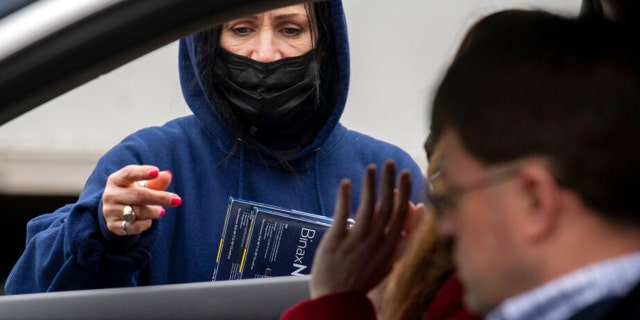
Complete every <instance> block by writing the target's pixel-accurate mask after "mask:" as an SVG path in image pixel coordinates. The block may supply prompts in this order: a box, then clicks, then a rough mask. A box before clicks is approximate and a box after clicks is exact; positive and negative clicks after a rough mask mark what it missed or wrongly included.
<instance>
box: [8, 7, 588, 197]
mask: <svg viewBox="0 0 640 320" xmlns="http://www.w3.org/2000/svg"><path fill="white" fill-rule="evenodd" d="M580 3H581V0H448V1H427V0H395V1H384V2H381V1H369V0H345V10H346V12H347V21H348V25H349V34H350V41H351V54H352V59H351V60H352V61H351V63H352V69H351V70H352V76H351V79H352V80H351V90H350V94H349V101H348V104H347V109H346V111H345V114H344V117H343V123H344V124H345V125H346V126H347V127H349V128H351V129H355V130H358V131H361V132H364V133H367V134H370V135H372V136H375V137H378V138H380V139H383V140H386V141H389V142H392V143H395V144H397V145H399V146H401V147H402V148H403V149H405V150H406V151H407V152H409V153H410V154H411V155H412V156H413V157H414V158H415V159H416V161H418V162H419V163H420V164H421V165H422V166H423V168H424V167H425V166H426V161H425V158H424V155H423V151H422V143H423V142H424V139H425V137H426V135H427V124H428V120H429V119H428V105H429V102H430V100H431V98H432V93H433V90H434V88H435V86H436V85H437V82H438V80H439V78H440V76H441V73H442V71H443V69H444V68H445V67H446V65H447V63H448V62H449V59H450V57H451V56H452V55H453V53H454V52H455V50H456V47H457V45H458V43H459V41H460V39H461V37H462V36H463V34H464V32H465V30H466V28H467V27H469V25H470V24H471V23H473V22H474V21H475V20H477V19H478V18H479V17H481V16H483V15H484V14H486V13H489V12H493V11H496V10H499V9H502V8H507V7H521V8H542V9H546V10H550V11H554V12H559V13H562V14H567V15H575V14H577V12H578V10H579V7H580ZM176 62H177V44H176V43H173V44H171V45H169V46H167V47H164V48H162V49H159V50H157V51H155V52H153V53H151V54H149V55H147V56H145V57H143V58H141V59H138V60H136V61H134V62H132V63H129V64H127V65H125V66H123V67H122V68H120V69H118V70H116V71H114V72H111V73H109V74H107V75H105V76H103V77H101V78H99V79H97V80H94V81H92V82H91V83H89V84H87V85H85V86H83V87H81V88H78V89H76V90H74V91H72V92H70V93H67V94H65V95H63V96H61V97H59V98H57V99H55V100H53V101H51V102H49V103H47V104H45V105H43V106H41V107H39V108H37V109H35V110H33V111H31V112H29V113H27V114H25V115H23V116H21V117H19V118H17V119H15V120H13V121H11V122H9V123H7V124H5V125H3V126H2V127H0V193H27V194H38V193H46V194H74V193H77V192H79V191H80V190H81V188H82V185H83V184H84V181H85V179H86V177H87V176H88V174H89V173H90V171H91V169H92V168H93V166H94V164H95V161H96V160H97V159H98V157H99V156H100V155H101V154H102V153H104V152H105V151H106V150H107V149H108V148H110V147H111V146H112V145H114V144H116V143H117V142H118V141H120V140H121V139H122V138H124V137H125V136H126V135H127V134H129V133H131V132H133V131H135V130H136V129H139V128H142V127H146V126H150V125H160V124H162V123H164V122H165V121H167V120H169V119H172V118H175V117H178V116H182V115H185V114H187V113H188V112H189V111H188V108H187V107H186V106H185V104H184V101H183V100H182V96H181V93H180V88H179V84H178V73H177V63H176Z"/></svg>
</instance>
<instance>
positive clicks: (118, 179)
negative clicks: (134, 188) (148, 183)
mask: <svg viewBox="0 0 640 320" xmlns="http://www.w3.org/2000/svg"><path fill="white" fill-rule="evenodd" d="M159 173H160V170H159V169H158V167H155V166H149V165H128V166H126V167H124V168H122V169H120V170H118V171H116V172H114V173H112V174H111V175H110V176H109V181H110V182H112V183H114V184H115V185H117V186H120V187H128V186H130V185H132V184H133V183H135V182H136V181H141V180H149V179H153V178H156V177H157V176H158V174H159Z"/></svg>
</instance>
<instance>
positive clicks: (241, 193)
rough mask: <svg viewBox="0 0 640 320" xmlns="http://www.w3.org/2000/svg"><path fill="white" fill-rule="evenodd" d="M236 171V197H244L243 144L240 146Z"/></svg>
mask: <svg viewBox="0 0 640 320" xmlns="http://www.w3.org/2000/svg"><path fill="white" fill-rule="evenodd" d="M238 171H239V173H238V198H240V199H244V182H245V181H244V146H240V168H238Z"/></svg>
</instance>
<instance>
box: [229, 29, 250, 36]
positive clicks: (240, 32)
mask: <svg viewBox="0 0 640 320" xmlns="http://www.w3.org/2000/svg"><path fill="white" fill-rule="evenodd" d="M232 31H233V33H235V34H236V35H239V36H243V35H247V34H249V31H251V30H249V28H248V27H235V28H233V29H232Z"/></svg>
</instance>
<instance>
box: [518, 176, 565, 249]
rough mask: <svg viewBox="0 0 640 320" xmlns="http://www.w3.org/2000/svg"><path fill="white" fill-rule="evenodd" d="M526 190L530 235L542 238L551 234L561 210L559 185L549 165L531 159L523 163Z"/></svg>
mask: <svg viewBox="0 0 640 320" xmlns="http://www.w3.org/2000/svg"><path fill="white" fill-rule="evenodd" d="M520 174H521V176H522V179H523V180H522V181H523V184H522V188H523V189H522V191H523V193H524V199H525V203H524V207H523V208H524V212H525V217H524V226H523V227H522V229H521V230H522V231H523V232H524V233H525V234H524V236H526V237H527V238H528V239H530V240H532V241H540V240H543V239H545V238H546V237H548V236H549V235H551V234H552V233H553V232H554V230H555V229H556V227H557V224H558V221H559V214H560V211H561V207H562V206H561V203H560V202H561V199H562V198H561V195H560V188H559V186H558V184H557V183H556V180H555V178H554V177H553V175H552V174H551V172H550V171H549V169H548V167H547V166H545V165H543V164H540V163H529V164H525V165H523V166H522V167H521V171H520Z"/></svg>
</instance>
